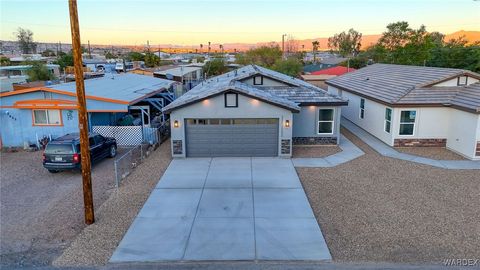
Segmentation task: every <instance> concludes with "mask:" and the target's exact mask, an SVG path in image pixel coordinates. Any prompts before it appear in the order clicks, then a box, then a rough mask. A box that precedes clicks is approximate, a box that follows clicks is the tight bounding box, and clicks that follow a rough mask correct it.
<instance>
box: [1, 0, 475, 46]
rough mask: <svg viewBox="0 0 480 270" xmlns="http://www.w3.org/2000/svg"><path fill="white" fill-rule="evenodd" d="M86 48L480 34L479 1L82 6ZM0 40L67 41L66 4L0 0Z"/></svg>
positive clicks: (186, 1) (104, 0)
mask: <svg viewBox="0 0 480 270" xmlns="http://www.w3.org/2000/svg"><path fill="white" fill-rule="evenodd" d="M78 8H79V17H80V30H81V38H82V42H86V41H87V40H90V42H91V43H92V44H105V45H109V44H112V45H120V44H129V45H141V44H145V43H146V40H150V44H151V45H155V44H179V45H195V46H197V45H198V44H200V43H203V44H206V43H207V42H208V41H211V42H212V43H232V42H250V43H253V42H268V41H278V40H280V39H281V35H282V34H284V33H286V34H290V35H293V36H294V37H295V38H298V39H306V38H316V37H328V36H331V35H333V34H334V33H337V32H341V31H343V30H347V29H349V28H351V27H353V28H355V29H356V30H358V31H360V32H361V33H363V34H364V35H367V34H379V33H381V32H383V31H384V30H385V26H386V25H387V24H388V23H390V22H395V21H399V20H405V21H408V22H409V23H410V24H411V25H412V26H414V27H418V26H419V25H421V24H425V25H426V26H427V30H429V31H440V32H443V33H451V32H454V31H457V30H461V29H463V30H480V15H479V14H480V1H474V0H423V1H422V0H417V1H413V0H402V1H388V0H381V1H380V0H375V1H374V0H370V1H320V0H317V1H313V0H312V1H293V0H292V1H284V0H263V1H253V0H241V1H233V0H232V1H200V0H197V1H192V0H183V1H182V0H178V1H166V0H165V1H154V0H135V1H134V0H130V1H125V0H117V1H113V0H96V1H93V0H79V2H78ZM0 9H1V18H0V21H1V28H0V31H1V33H0V39H2V40H14V39H15V37H14V35H13V32H14V31H15V30H16V29H17V28H18V27H22V28H28V29H30V30H32V31H33V32H34V39H35V41H40V42H58V41H61V42H64V43H70V29H69V18H68V4H67V0H56V1H55V0H48V1H45V0H37V1H22V0H15V1H13V0H8V1H7V0H0Z"/></svg>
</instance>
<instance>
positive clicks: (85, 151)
mask: <svg viewBox="0 0 480 270" xmlns="http://www.w3.org/2000/svg"><path fill="white" fill-rule="evenodd" d="M68 7H69V10H70V30H71V32H72V53H73V66H74V68H75V84H76V88H77V102H78V109H77V110H78V128H79V129H80V155H81V162H82V163H81V164H82V181H83V203H84V208H85V223H86V224H87V225H90V224H92V223H93V222H95V216H94V213H93V195H92V174H91V171H90V169H91V164H90V146H89V143H88V115H87V102H86V100H85V83H84V81H83V66H82V48H81V45H80V27H79V24H78V12H77V0H68Z"/></svg>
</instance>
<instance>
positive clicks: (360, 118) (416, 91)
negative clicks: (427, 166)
mask: <svg viewBox="0 0 480 270" xmlns="http://www.w3.org/2000/svg"><path fill="white" fill-rule="evenodd" d="M479 80H480V74H477V73H474V72H471V71H468V70H461V69H451V68H435V67H419V66H402V65H390V64H374V65H371V66H367V67H365V68H362V69H359V70H357V71H355V72H351V73H348V74H345V75H343V76H338V77H335V78H333V79H330V80H327V82H326V83H327V84H328V91H329V93H331V94H335V95H340V96H342V97H343V98H346V99H348V101H349V103H348V107H346V108H344V109H343V110H342V115H343V116H344V117H345V118H347V119H348V120H350V121H352V122H353V123H355V124H357V125H358V126H360V127H361V128H363V129H365V130H366V131H368V132H369V133H371V134H372V135H374V136H376V137H377V138H379V139H380V140H382V141H383V142H385V143H386V144H388V145H390V146H396V147H407V146H441V147H447V148H448V149H450V150H452V151H454V152H457V153H459V154H461V155H463V156H465V157H467V158H469V159H480V82H479Z"/></svg>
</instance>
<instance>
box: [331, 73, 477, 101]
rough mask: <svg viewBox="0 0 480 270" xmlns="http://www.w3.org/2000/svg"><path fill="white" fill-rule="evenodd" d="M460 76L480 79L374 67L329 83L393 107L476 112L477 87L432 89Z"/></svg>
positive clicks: (475, 85)
mask: <svg viewBox="0 0 480 270" xmlns="http://www.w3.org/2000/svg"><path fill="white" fill-rule="evenodd" d="M460 75H468V76H471V77H476V78H480V74H477V73H474V72H471V71H468V70H462V69H453V68H436V67H420V66H404V65H390V64H374V65H371V66H368V67H365V68H362V69H359V70H357V71H354V72H351V73H347V74H345V75H342V76H338V77H335V78H332V79H328V80H327V81H326V82H327V84H328V85H331V86H334V87H339V88H341V89H344V90H346V91H350V92H353V93H357V94H359V95H362V96H366V97H371V98H372V99H375V100H378V101H381V102H385V103H388V104H392V105H395V104H397V105H402V104H432V105H433V104H440V105H445V106H450V105H454V106H457V107H460V108H465V109H468V110H473V109H474V110H477V109H478V108H474V107H472V106H473V104H478V102H479V100H478V90H475V89H476V88H477V84H472V85H470V86H468V87H461V86H458V87H446V86H445V87H440V86H434V87H430V85H432V84H435V83H438V82H441V81H444V80H447V79H449V78H454V77H456V76H460ZM455 100H457V101H455Z"/></svg>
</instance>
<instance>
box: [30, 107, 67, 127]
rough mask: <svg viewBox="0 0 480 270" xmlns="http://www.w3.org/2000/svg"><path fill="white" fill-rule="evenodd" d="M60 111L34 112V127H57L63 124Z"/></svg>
mask: <svg viewBox="0 0 480 270" xmlns="http://www.w3.org/2000/svg"><path fill="white" fill-rule="evenodd" d="M60 113H61V112H60V110H33V124H34V125H56V126H60V125H61V124H62V120H61V115H60Z"/></svg>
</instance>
